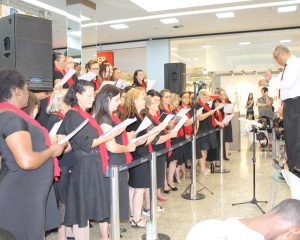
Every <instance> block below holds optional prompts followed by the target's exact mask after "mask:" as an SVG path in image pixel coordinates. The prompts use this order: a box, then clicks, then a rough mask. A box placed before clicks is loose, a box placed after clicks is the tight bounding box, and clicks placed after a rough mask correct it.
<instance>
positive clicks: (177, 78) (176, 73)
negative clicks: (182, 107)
mask: <svg viewBox="0 0 300 240" xmlns="http://www.w3.org/2000/svg"><path fill="white" fill-rule="evenodd" d="M185 86H186V65H185V63H166V64H165V88H166V89H169V90H170V91H171V92H174V93H177V94H180V93H182V92H183V91H184V90H185Z"/></svg>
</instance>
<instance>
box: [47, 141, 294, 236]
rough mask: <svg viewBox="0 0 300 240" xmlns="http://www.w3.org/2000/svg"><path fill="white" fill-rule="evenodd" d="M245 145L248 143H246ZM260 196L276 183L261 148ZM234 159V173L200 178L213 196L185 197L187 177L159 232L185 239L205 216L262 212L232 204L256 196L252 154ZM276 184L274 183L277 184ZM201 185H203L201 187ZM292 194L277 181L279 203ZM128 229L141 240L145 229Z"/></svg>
mask: <svg viewBox="0 0 300 240" xmlns="http://www.w3.org/2000/svg"><path fill="white" fill-rule="evenodd" d="M242 145H243V146H245V145H246V144H245V143H243V144H242ZM256 157H257V164H256V186H257V187H256V189H257V190H256V196H257V200H268V199H269V196H270V191H271V186H272V174H273V173H274V172H275V170H274V168H273V167H272V164H271V158H270V157H269V156H268V154H267V153H265V152H261V151H258V152H257V154H256ZM230 158H231V160H230V161H229V162H228V161H226V162H225V163H224V164H225V168H227V169H230V173H226V174H212V175H210V176H201V177H199V176H198V177H197V179H198V180H199V181H200V182H201V183H202V184H204V185H205V186H206V187H207V188H209V189H210V190H211V191H212V192H213V195H211V194H210V193H209V192H208V191H207V190H203V191H202V193H204V194H205V196H206V197H205V199H203V200H195V201H191V200H185V199H183V198H182V197H181V194H182V193H183V191H184V190H185V188H186V187H187V186H188V185H189V184H190V182H191V180H190V179H185V180H184V181H183V182H182V183H181V185H178V188H179V191H178V192H172V193H171V194H169V195H168V197H170V199H169V201H168V202H167V203H165V204H164V207H165V211H164V212H162V213H161V214H160V215H159V218H158V232H160V233H164V234H166V235H168V236H169V237H170V239H172V240H184V239H185V237H186V235H187V233H188V231H189V229H190V228H191V227H192V226H193V225H194V224H196V223H198V222H200V221H202V220H205V219H212V218H216V219H226V218H228V217H236V216H240V217H250V216H255V215H259V214H261V212H260V211H259V209H258V208H257V207H256V206H255V205H253V204H245V205H239V206H232V203H237V202H244V201H249V200H251V199H252V194H253V187H252V186H253V184H252V169H253V168H252V153H251V152H250V151H247V150H246V149H244V150H242V151H240V152H233V153H232V155H231V157H230ZM273 187H274V185H273ZM199 188H201V186H199ZM289 196H290V193H289V189H288V186H287V185H286V184H285V183H279V184H277V196H276V199H275V202H276V203H278V202H280V201H281V200H283V199H285V198H288V197H289ZM261 207H262V208H263V209H264V210H266V211H267V210H269V209H270V206H269V205H268V204H261ZM94 225H95V226H94V227H93V228H92V229H90V231H91V238H90V239H91V240H94V239H99V237H98V228H97V227H96V224H94ZM121 225H122V226H124V227H126V228H127V232H126V233H125V234H123V239H124V240H138V239H140V238H141V236H142V234H144V233H145V232H146V230H145V229H135V228H131V227H130V226H129V224H128V223H122V224H121ZM56 238H57V235H56V233H52V234H50V235H49V236H48V237H47V238H46V240H53V239H56Z"/></svg>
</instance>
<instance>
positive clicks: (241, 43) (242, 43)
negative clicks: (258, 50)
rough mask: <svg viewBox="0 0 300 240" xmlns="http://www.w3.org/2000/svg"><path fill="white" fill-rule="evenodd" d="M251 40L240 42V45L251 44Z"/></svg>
mask: <svg viewBox="0 0 300 240" xmlns="http://www.w3.org/2000/svg"><path fill="white" fill-rule="evenodd" d="M250 44H251V42H240V43H239V45H240V46H245V45H250Z"/></svg>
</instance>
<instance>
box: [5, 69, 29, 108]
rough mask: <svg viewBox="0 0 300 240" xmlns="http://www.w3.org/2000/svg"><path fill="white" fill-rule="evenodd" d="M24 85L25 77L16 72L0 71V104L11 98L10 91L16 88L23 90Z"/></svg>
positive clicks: (10, 70) (12, 70) (11, 70)
mask: <svg viewBox="0 0 300 240" xmlns="http://www.w3.org/2000/svg"><path fill="white" fill-rule="evenodd" d="M25 85H26V80H25V77H24V76H23V75H22V74H21V73H19V72H18V71H17V70H14V69H3V70H0V102H4V101H7V100H8V99H10V98H11V90H13V89H16V88H20V89H23V88H24V86H25Z"/></svg>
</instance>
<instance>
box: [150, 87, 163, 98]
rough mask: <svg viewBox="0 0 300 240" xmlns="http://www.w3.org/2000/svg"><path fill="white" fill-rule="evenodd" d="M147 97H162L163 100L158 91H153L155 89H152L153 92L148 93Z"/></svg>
mask: <svg viewBox="0 0 300 240" xmlns="http://www.w3.org/2000/svg"><path fill="white" fill-rule="evenodd" d="M147 96H151V97H155V96H156V97H160V98H161V95H160V93H159V92H157V91H155V90H153V89H151V90H149V91H148V92H147Z"/></svg>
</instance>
